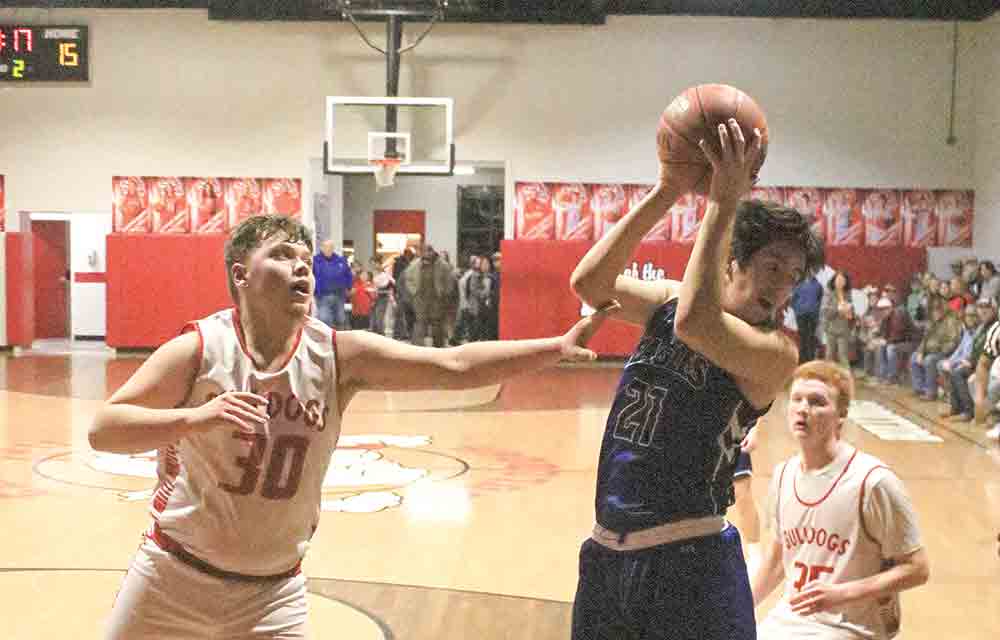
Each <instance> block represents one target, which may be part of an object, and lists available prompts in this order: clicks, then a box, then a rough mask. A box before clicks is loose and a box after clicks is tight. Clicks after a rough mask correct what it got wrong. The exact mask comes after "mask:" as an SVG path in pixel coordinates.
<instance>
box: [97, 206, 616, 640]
mask: <svg viewBox="0 0 1000 640" xmlns="http://www.w3.org/2000/svg"><path fill="white" fill-rule="evenodd" d="M312 249H313V247H312V240H311V233H310V231H309V230H308V229H306V228H305V227H304V226H302V225H301V224H300V223H299V222H297V221H295V220H292V219H289V218H286V217H283V216H257V217H252V218H249V219H248V220H246V221H245V222H243V223H241V224H240V225H239V226H238V227H237V228H236V229H235V230H234V231H233V233H232V235H231V237H230V238H229V241H228V243H227V244H226V252H225V259H226V267H227V272H228V278H229V287H230V292H231V293H232V296H233V299H234V301H235V302H236V308H235V309H231V310H226V311H221V312H219V313H216V314H214V315H212V316H209V317H208V318H205V319H203V320H199V321H198V322H195V323H192V325H191V326H190V327H189V328H188V329H189V330H188V331H187V332H186V333H183V334H182V335H180V336H179V337H177V338H174V339H173V340H171V341H170V342H168V343H167V344H165V345H163V346H162V347H160V348H159V349H158V350H157V351H156V352H155V353H153V355H152V356H150V358H149V359H148V360H147V361H146V362H145V363H143V365H142V366H141V367H140V368H139V370H138V371H136V373H135V374H134V375H133V376H132V377H131V378H130V379H129V380H128V381H127V382H126V383H125V384H124V385H123V386H122V388H121V389H119V390H118V391H117V392H115V394H114V395H112V396H111V398H110V399H109V400H108V401H107V402H106V403H105V405H104V406H103V407H102V408H101V409H100V411H99V412H98V414H97V416H96V418H95V420H94V424H93V426H92V427H91V431H90V443H91V445H92V446H93V447H94V448H95V449H97V450H101V451H111V452H116V453H135V452H141V451H148V450H151V449H157V450H158V469H157V473H158V476H159V482H158V485H157V489H156V492H155V494H154V498H153V502H152V508H151V510H150V512H151V515H152V516H153V523H152V526H151V527H150V529H149V531H148V532H147V533H146V534H145V536H144V541H143V543H142V545H141V547H140V548H139V550H138V552H137V553H136V556H135V558H134V560H133V562H132V565H131V567H130V569H129V571H128V573H127V575H126V576H125V580H124V582H123V584H122V588H121V591H120V592H119V595H118V598H117V600H116V602H115V605H114V608H113V610H112V614H111V620H110V625H109V628H108V634H107V637H108V638H115V639H118V638H158V639H164V638H178V639H179V638H185V639H190V638H219V637H226V638H245V637H251V636H252V637H254V638H265V637H267V638H302V637H305V636H306V609H307V605H306V588H305V584H306V583H305V577H304V576H303V575H302V574H301V572H300V570H299V565H300V562H301V560H302V558H303V556H304V555H305V553H306V550H307V548H308V546H309V540H310V538H312V535H313V533H314V532H315V530H316V527H317V525H318V524H319V515H320V503H321V498H322V496H321V491H322V484H323V479H324V477H325V475H326V470H327V467H328V465H329V462H330V458H331V455H332V453H333V449H334V447H335V446H336V444H337V438H338V436H339V434H340V423H341V415H342V414H343V412H344V409H345V408H346V407H347V404H348V403H349V402H350V400H351V398H352V396H353V395H354V394H355V393H357V392H358V391H360V390H363V389H382V390H415V389H442V388H453V389H457V388H468V387H475V386H480V385H486V384H490V383H493V382H496V381H498V380H501V379H502V378H505V377H508V376H512V375H514V374H517V373H521V372H526V371H529V370H533V369H540V368H543V367H546V366H550V365H554V364H556V363H557V362H558V361H559V360H562V359H572V360H580V359H592V358H593V357H594V354H593V352H591V351H588V350H587V349H585V348H584V347H583V345H585V344H586V342H587V340H588V339H589V338H590V336H591V335H592V334H593V332H594V331H595V330H596V329H597V328H598V327H599V326H600V324H601V322H602V321H603V319H604V317H605V316H606V314H607V312H608V311H610V310H611V309H610V308H609V309H606V310H605V311H603V312H600V313H598V314H596V317H593V319H585V320H582V321H580V322H579V323H577V324H576V325H575V326H574V327H573V328H572V329H570V331H569V332H567V333H566V334H565V335H564V336H562V337H559V338H547V339H539V340H521V341H507V342H492V343H488V342H477V343H473V344H467V345H463V346H461V347H454V348H451V349H429V348H424V347H415V346H412V345H408V344H405V343H402V342H398V341H395V340H390V339H388V338H385V337H382V336H378V335H376V334H374V333H371V332H367V331H345V332H342V333H336V332H334V331H332V330H330V329H329V328H327V326H326V325H324V324H323V323H322V322H320V321H319V320H316V319H315V318H311V317H308V316H307V315H306V314H307V312H308V310H309V307H310V302H311V300H312V293H313V287H314V279H313V275H312V273H311V270H310V265H311V259H312Z"/></svg>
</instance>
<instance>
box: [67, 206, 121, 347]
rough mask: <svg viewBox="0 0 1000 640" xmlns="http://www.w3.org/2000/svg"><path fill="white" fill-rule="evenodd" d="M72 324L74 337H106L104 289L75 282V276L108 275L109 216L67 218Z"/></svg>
mask: <svg viewBox="0 0 1000 640" xmlns="http://www.w3.org/2000/svg"><path fill="white" fill-rule="evenodd" d="M69 229H70V231H69V233H70V270H71V271H72V273H73V284H72V287H71V296H72V297H71V303H70V305H71V308H70V315H71V322H72V334H73V335H74V336H104V335H106V334H107V285H106V284H105V283H103V282H76V274H78V273H105V272H106V271H107V252H106V244H107V243H106V240H105V238H106V236H107V235H108V234H109V233H111V215H110V214H106V213H101V214H93V213H89V214H84V213H80V214H74V215H73V216H72V217H71V218H70V226H69Z"/></svg>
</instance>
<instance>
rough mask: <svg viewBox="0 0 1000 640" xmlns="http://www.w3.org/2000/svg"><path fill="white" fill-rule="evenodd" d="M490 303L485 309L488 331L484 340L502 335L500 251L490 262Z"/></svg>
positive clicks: (494, 338) (495, 338)
mask: <svg viewBox="0 0 1000 640" xmlns="http://www.w3.org/2000/svg"><path fill="white" fill-rule="evenodd" d="M489 266H490V270H489V277H490V290H489V303H488V306H487V308H486V310H485V312H481V313H485V322H486V324H485V326H486V333H485V335H484V337H483V339H484V340H497V339H499V336H500V269H501V264H500V252H499V251H497V252H496V253H494V254H493V258H492V260H491V262H490V265H489Z"/></svg>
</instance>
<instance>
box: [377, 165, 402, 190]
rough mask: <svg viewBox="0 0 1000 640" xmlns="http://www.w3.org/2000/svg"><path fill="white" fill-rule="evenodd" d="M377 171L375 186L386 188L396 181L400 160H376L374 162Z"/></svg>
mask: <svg viewBox="0 0 1000 640" xmlns="http://www.w3.org/2000/svg"><path fill="white" fill-rule="evenodd" d="M372 169H374V173H375V188H376V189H385V188H387V187H391V186H392V185H394V184H395V183H396V171H397V170H398V169H399V161H398V160H376V161H374V162H373V163H372Z"/></svg>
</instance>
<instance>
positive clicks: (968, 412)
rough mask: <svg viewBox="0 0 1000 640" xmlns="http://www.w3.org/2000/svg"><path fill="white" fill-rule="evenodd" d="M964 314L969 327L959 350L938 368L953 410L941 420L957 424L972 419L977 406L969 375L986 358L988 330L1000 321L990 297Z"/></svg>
mask: <svg viewBox="0 0 1000 640" xmlns="http://www.w3.org/2000/svg"><path fill="white" fill-rule="evenodd" d="M963 314H964V318H963V324H964V325H965V326H964V328H963V330H962V339H961V341H960V342H959V344H958V348H957V349H955V351H954V352H953V353H952V354H951V355H950V356H949V357H948V358H947V359H945V360H943V361H942V362H941V364H940V365H939V366H938V368H939V369H940V370H941V373H942V375H943V376H944V378H945V383H946V384H947V385H948V389H949V394H948V404H949V407H948V408H947V409H946V410H944V411H942V412H941V417H942V418H949V419H950V420H951V421H953V422H958V421H963V422H968V421H970V420H972V414H973V412H974V410H975V407H974V406H973V402H972V396H971V395H970V394H969V376H971V375H972V372H973V371H974V370H975V367H974V365H973V363H974V362H977V361H978V359H979V356H980V355H982V352H983V345H984V344H985V343H986V330H987V329H988V328H989V327H990V325H992V324H993V322H995V321H996V319H997V315H996V305H995V304H994V302H993V301H992V300H991V299H990V298H980V299H979V301H978V302H977V303H976V305H975V307H972V306H968V307H966V308H965V311H964V312H963Z"/></svg>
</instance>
